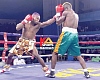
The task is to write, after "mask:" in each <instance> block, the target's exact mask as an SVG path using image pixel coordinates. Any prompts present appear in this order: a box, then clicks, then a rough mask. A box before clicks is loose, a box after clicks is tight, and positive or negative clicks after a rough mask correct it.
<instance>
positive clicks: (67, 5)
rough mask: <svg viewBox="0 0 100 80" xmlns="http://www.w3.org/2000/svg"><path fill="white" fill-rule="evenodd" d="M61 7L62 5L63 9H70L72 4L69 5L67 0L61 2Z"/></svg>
mask: <svg viewBox="0 0 100 80" xmlns="http://www.w3.org/2000/svg"><path fill="white" fill-rule="evenodd" d="M63 7H64V10H69V9H72V5H71V3H69V2H65V3H63Z"/></svg>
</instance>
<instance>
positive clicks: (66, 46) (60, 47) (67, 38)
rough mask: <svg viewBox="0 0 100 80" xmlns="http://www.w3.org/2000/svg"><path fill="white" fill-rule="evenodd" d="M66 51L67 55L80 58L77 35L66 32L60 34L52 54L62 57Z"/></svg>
mask: <svg viewBox="0 0 100 80" xmlns="http://www.w3.org/2000/svg"><path fill="white" fill-rule="evenodd" d="M65 28H66V27H65ZM69 29H70V28H69ZM66 51H67V52H68V54H69V55H72V56H80V48H79V44H78V34H77V33H71V32H68V31H66V32H62V33H61V35H60V37H59V39H58V41H57V44H56V46H55V49H54V52H55V53H59V54H61V55H64V54H65V53H66Z"/></svg>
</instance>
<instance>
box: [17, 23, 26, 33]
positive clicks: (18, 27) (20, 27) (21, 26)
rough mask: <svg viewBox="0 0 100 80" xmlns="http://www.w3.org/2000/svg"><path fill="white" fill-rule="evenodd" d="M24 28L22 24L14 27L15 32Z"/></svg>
mask: <svg viewBox="0 0 100 80" xmlns="http://www.w3.org/2000/svg"><path fill="white" fill-rule="evenodd" d="M24 27H25V25H23V24H22V23H19V24H17V25H16V30H17V31H18V30H21V29H22V28H24Z"/></svg>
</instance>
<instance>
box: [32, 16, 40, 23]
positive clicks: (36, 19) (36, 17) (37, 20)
mask: <svg viewBox="0 0 100 80" xmlns="http://www.w3.org/2000/svg"><path fill="white" fill-rule="evenodd" d="M32 17H33V19H34V20H33V21H34V22H39V21H40V16H39V15H32Z"/></svg>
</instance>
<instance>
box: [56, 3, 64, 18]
mask: <svg viewBox="0 0 100 80" xmlns="http://www.w3.org/2000/svg"><path fill="white" fill-rule="evenodd" d="M63 10H64V7H63V6H62V5H61V4H59V5H58V6H56V16H61V15H62V12H63Z"/></svg>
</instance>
